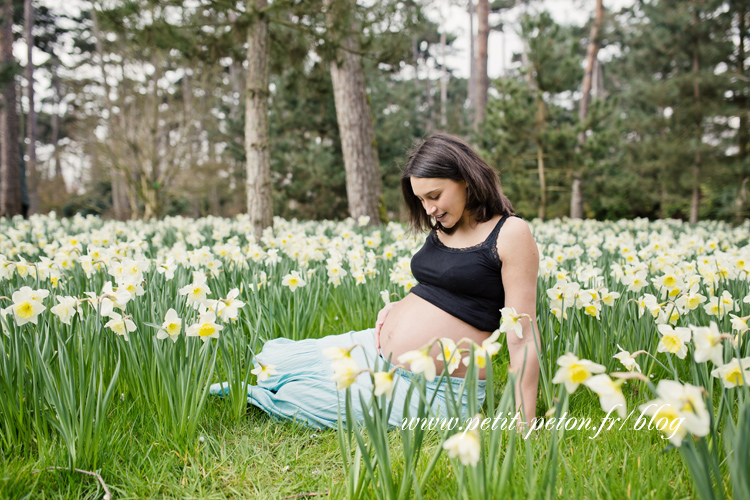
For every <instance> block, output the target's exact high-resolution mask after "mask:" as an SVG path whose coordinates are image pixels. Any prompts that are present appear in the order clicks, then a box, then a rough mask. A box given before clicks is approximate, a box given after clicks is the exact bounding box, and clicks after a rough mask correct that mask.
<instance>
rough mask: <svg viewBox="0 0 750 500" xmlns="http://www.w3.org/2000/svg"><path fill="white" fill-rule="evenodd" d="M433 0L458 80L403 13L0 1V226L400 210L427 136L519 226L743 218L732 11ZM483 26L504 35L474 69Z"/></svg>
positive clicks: (303, 5)
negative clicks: (479, 179) (555, 8)
mask: <svg viewBox="0 0 750 500" xmlns="http://www.w3.org/2000/svg"><path fill="white" fill-rule="evenodd" d="M451 2H452V4H454V5H459V6H460V7H462V8H463V9H465V10H466V14H465V23H466V24H467V28H468V30H469V32H470V33H471V47H473V49H472V50H471V54H469V55H468V57H470V58H471V63H472V64H471V68H472V70H471V76H470V77H469V78H462V77H461V76H460V75H457V74H454V72H453V71H452V70H451V68H450V67H449V66H448V65H447V64H446V63H445V62H446V60H447V58H448V57H449V56H450V54H451V53H452V51H454V50H455V49H454V48H453V44H454V42H455V40H456V34H455V33H451V32H450V31H449V29H448V27H447V26H448V23H447V20H446V19H443V22H435V21H433V20H430V17H429V16H427V15H426V12H427V11H429V10H430V9H435V8H439V5H438V4H435V3H430V2H428V1H423V0H377V1H375V2H366V3H365V2H360V3H358V2H356V1H355V0H274V1H273V2H270V3H267V2H266V0H247V1H245V2H236V1H235V2H230V1H224V0H194V1H170V0H108V1H96V2H85V1H78V2H75V8H73V9H70V8H66V9H65V10H62V9H61V8H60V9H58V8H57V7H52V6H50V5H47V4H44V3H37V2H32V1H31V0H25V1H21V0H3V1H2V7H1V9H2V19H3V23H2V28H1V29H0V65H1V66H0V85H1V86H2V87H1V88H2V96H1V97H0V105H2V107H1V108H0V167H1V170H2V175H1V176H0V214H1V215H9V216H12V215H14V214H17V213H20V211H19V208H20V205H19V203H22V202H23V201H28V205H29V206H28V213H31V214H33V213H46V212H49V211H52V210H54V211H56V212H57V213H58V214H59V215H64V216H71V215H73V214H76V213H81V214H99V215H102V216H104V217H114V218H118V219H127V218H151V217H161V216H167V215H178V214H181V215H188V216H193V217H199V216H205V215H209V214H210V215H216V216H233V215H236V214H238V213H243V212H248V211H249V212H251V215H252V214H253V213H255V212H257V213H259V214H260V215H258V216H257V217H255V219H254V221H255V222H256V225H258V224H259V225H261V226H262V225H268V223H269V217H270V215H271V214H272V215H279V216H282V217H285V218H294V217H298V218H304V219H340V218H344V217H347V216H349V215H352V216H355V217H356V216H361V215H370V216H371V219H372V220H371V222H372V223H376V222H378V221H386V220H399V219H400V220H404V213H403V207H402V202H401V194H400V185H399V177H400V168H401V166H402V164H403V162H404V161H405V159H406V153H407V151H408V150H409V148H410V147H411V146H412V145H413V144H414V142H415V141H416V140H418V139H419V138H422V137H425V136H426V135H428V134H430V133H432V132H436V131H446V132H449V133H452V134H457V135H459V136H461V137H464V138H466V139H467V140H469V141H470V142H471V143H472V144H473V145H475V146H476V147H478V149H479V150H480V151H481V153H482V155H483V156H484V157H485V158H486V159H488V161H489V162H490V164H491V165H492V166H493V167H495V168H496V169H497V170H498V172H499V174H500V177H501V181H502V184H503V189H504V192H505V194H506V195H507V196H508V197H509V198H510V199H511V201H512V202H513V204H514V207H515V209H516V211H517V213H518V214H520V215H522V216H524V217H528V218H532V217H541V218H550V217H562V216H573V217H582V218H596V219H618V218H631V217H648V218H651V219H656V218H667V217H673V218H680V219H685V220H690V221H691V222H695V221H697V220H698V219H707V218H715V219H723V220H729V221H735V222H739V221H741V220H743V219H744V218H745V217H747V215H748V209H749V208H748V201H747V196H746V187H747V182H748V179H749V178H750V158H748V154H749V151H748V106H749V103H748V96H749V95H750V88H749V84H750V75H749V74H748V69H747V66H748V64H747V62H748V61H747V51H746V44H747V40H748V35H750V32H749V30H750V19H748V12H750V0H747V1H745V0H731V1H715V0H660V1H656V0H652V1H635V2H633V4H632V5H630V6H628V7H625V8H620V9H618V10H609V9H608V8H607V7H608V6H607V0H603V1H602V0H591V1H588V2H580V5H581V6H582V7H583V8H586V9H589V20H588V21H587V22H586V23H585V24H583V25H561V24H558V23H556V22H555V20H554V19H553V18H552V16H551V15H550V14H549V13H547V12H545V11H544V10H543V8H544V4H543V3H542V2H539V1H521V0H495V1H494V2H489V1H487V0H478V2H477V3H476V4H474V3H473V2H472V1H471V0H469V1H467V0H455V1H454V0H451ZM436 5H438V7H436ZM71 12H74V13H71ZM433 17H434V16H433ZM454 22H455V21H454ZM491 30H501V31H504V32H515V33H517V34H518V36H519V37H520V39H521V40H522V42H523V50H522V51H520V52H519V53H517V54H514V55H513V63H512V64H510V65H508V67H507V68H505V71H504V73H503V74H502V75H501V76H500V77H498V78H493V79H490V78H488V76H487V58H488V57H490V58H492V57H499V55H497V54H494V55H493V54H492V53H490V54H489V55H488V47H487V37H488V34H489V32H490V31H491ZM19 40H20V41H22V42H23V45H24V46H26V47H30V46H33V47H35V50H36V51H40V52H42V53H43V54H44V56H45V57H43V58H42V59H43V62H41V63H39V64H37V65H36V66H34V65H31V64H24V65H21V64H20V63H19V62H18V60H17V58H16V57H14V55H13V42H14V41H19ZM16 50H18V49H16ZM29 50H30V49H29ZM27 54H30V52H28V53H27ZM603 54H606V57H602V55H603ZM25 59H26V60H27V61H28V60H37V59H39V58H38V57H34V58H33V59H32V58H31V57H26V58H25ZM30 82H34V83H33V85H30ZM358 86H359V87H358ZM358 88H359V89H360V90H361V89H365V90H366V93H364V92H360V94H361V98H360V99H359V101H358V100H357V99H356V98H354V99H349V100H348V101H347V98H346V96H347V95H349V96H351V95H355V96H356V94H357V89H358ZM264 106H267V108H264ZM360 129H361V130H360ZM368 134H370V135H368ZM353 144H354V145H355V146H352V145H353ZM357 147H359V149H357ZM16 148H19V149H20V151H19V150H18V149H16ZM347 148H348V149H347ZM352 148H354V149H352ZM357 151H359V156H358V155H357ZM368 168H369V169H370V171H369V173H368V172H367V171H366V169H368ZM363 169H364V170H365V171H364V173H363ZM368 175H369V176H370V177H368ZM24 176H25V179H23V177H24ZM347 179H348V181H349V182H347ZM22 180H25V183H22ZM23 184H25V186H23ZM358 186H359V189H363V188H364V191H362V192H355V191H353V190H354V189H357V188H358ZM22 191H23V192H22ZM22 195H26V197H23V196H22ZM256 215H257V214H256ZM259 227H260V226H259Z"/></svg>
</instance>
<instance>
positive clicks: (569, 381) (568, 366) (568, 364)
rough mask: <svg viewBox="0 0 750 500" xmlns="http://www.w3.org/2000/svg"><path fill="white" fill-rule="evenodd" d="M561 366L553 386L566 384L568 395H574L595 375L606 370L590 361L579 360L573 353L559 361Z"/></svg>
mask: <svg viewBox="0 0 750 500" xmlns="http://www.w3.org/2000/svg"><path fill="white" fill-rule="evenodd" d="M557 364H558V365H560V368H558V370H557V372H556V373H555V376H554V378H553V379H552V383H553V384H565V389H567V391H568V393H573V392H574V391H575V390H576V389H578V386H579V385H580V384H582V383H583V382H585V381H586V380H588V379H589V378H590V377H591V375H592V374H594V373H602V372H603V371H604V370H605V368H604V367H603V366H602V365H600V364H597V363H594V362H592V361H589V360H588V359H578V357H577V356H576V355H574V354H573V353H567V354H564V355H562V356H560V357H559V358H558V359H557Z"/></svg>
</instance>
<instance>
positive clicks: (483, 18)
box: [474, 0, 490, 130]
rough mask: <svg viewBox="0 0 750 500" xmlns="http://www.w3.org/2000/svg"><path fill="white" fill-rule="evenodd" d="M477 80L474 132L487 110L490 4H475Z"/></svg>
mask: <svg viewBox="0 0 750 500" xmlns="http://www.w3.org/2000/svg"><path fill="white" fill-rule="evenodd" d="M477 23H478V25H479V26H478V29H477V79H476V91H475V94H476V99H477V102H476V107H475V108H474V130H478V129H479V125H480V124H481V123H482V122H483V121H484V116H485V113H486V110H487V89H488V88H489V86H490V83H489V78H488V76H487V42H488V40H489V37H490V2H489V0H478V2H477Z"/></svg>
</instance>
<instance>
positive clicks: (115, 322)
mask: <svg viewBox="0 0 750 500" xmlns="http://www.w3.org/2000/svg"><path fill="white" fill-rule="evenodd" d="M109 318H110V319H109V321H108V322H107V323H106V324H105V325H104V326H105V327H106V328H109V329H111V330H112V331H113V332H115V333H116V334H117V335H121V336H123V337H125V340H126V341H128V340H130V336H129V334H130V333H133V332H134V331H135V323H133V320H131V319H130V318H129V317H127V316H126V317H123V316H120V315H119V314H117V313H116V312H113V313H110V315H109Z"/></svg>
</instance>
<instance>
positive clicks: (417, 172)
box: [401, 133, 515, 234]
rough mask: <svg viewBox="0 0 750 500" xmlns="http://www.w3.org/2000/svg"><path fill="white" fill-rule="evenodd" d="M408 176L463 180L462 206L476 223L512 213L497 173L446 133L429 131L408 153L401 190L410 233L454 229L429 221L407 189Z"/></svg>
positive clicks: (450, 231)
mask: <svg viewBox="0 0 750 500" xmlns="http://www.w3.org/2000/svg"><path fill="white" fill-rule="evenodd" d="M411 177H419V178H438V179H451V180H454V181H456V182H459V181H464V182H466V209H467V210H469V213H471V214H472V216H473V217H474V218H475V219H476V221H477V222H486V221H488V220H490V219H492V218H493V217H494V216H495V215H498V214H499V215H512V214H514V213H515V212H514V211H513V205H511V203H510V200H508V198H506V197H505V195H503V191H502V187H501V186H500V178H499V177H498V175H497V172H495V170H493V169H492V167H490V166H489V165H488V164H487V162H486V161H484V160H483V159H482V158H481V157H480V156H479V155H478V154H477V153H476V151H474V150H473V149H472V148H471V146H469V145H468V144H467V143H466V142H464V141H463V140H461V139H459V138H458V137H455V136H453V135H449V134H440V133H439V134H433V135H431V136H430V137H428V138H427V139H425V140H423V141H421V142H420V143H418V144H417V145H416V146H414V147H413V148H412V150H411V151H410V152H409V159H408V160H407V161H406V165H404V170H403V172H402V174H401V192H402V193H403V195H404V202H405V203H406V206H407V208H408V209H409V226H410V228H411V229H412V230H413V231H414V232H420V231H426V230H427V229H434V228H437V229H439V230H441V231H443V232H444V233H446V234H451V233H452V232H453V231H454V230H455V227H456V226H455V225H454V226H453V227H452V228H447V229H446V228H444V227H443V226H442V224H440V222H436V223H434V224H433V223H432V220H431V219H432V218H431V217H430V216H428V215H427V212H425V210H424V208H423V207H422V204H421V203H420V202H419V199H418V198H417V197H416V195H415V194H414V191H413V190H412V188H411V181H410V180H409V179H410V178H411Z"/></svg>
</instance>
